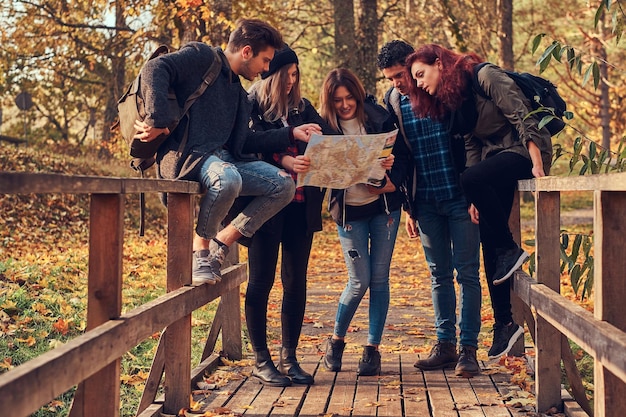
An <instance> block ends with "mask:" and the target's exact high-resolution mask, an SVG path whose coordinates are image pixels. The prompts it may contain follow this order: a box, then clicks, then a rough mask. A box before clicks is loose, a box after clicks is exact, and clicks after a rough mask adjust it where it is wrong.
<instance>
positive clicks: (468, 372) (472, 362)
mask: <svg viewBox="0 0 626 417" xmlns="http://www.w3.org/2000/svg"><path fill="white" fill-rule="evenodd" d="M454 374H455V375H456V376H460V377H463V378H472V377H474V376H476V375H479V374H480V366H479V365H478V360H477V359H476V348H475V347H474V346H464V345H461V349H460V352H459V361H458V362H457V364H456V367H455V368H454Z"/></svg>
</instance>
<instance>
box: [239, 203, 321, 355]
mask: <svg viewBox="0 0 626 417" xmlns="http://www.w3.org/2000/svg"><path fill="white" fill-rule="evenodd" d="M277 216H283V218H282V220H283V222H282V229H281V230H273V231H265V230H264V229H260V230H259V231H257V232H256V233H255V234H254V236H253V237H252V243H251V244H250V247H249V250H248V264H249V268H250V271H249V279H248V289H247V291H246V303H245V307H246V323H247V325H248V332H249V335H250V342H251V344H252V348H253V349H254V351H255V352H259V351H262V350H265V349H267V303H268V299H269V294H270V291H271V289H272V286H273V285H274V277H275V275H276V263H277V261H278V250H279V247H280V245H281V243H282V259H281V270H280V276H281V281H282V284H283V301H282V309H281V326H282V345H283V347H285V348H296V347H297V346H298V339H299V338H300V332H301V330H302V321H303V319H304V309H305V306H306V271H307V268H308V263H309V255H310V253H311V244H312V242H313V234H307V233H306V220H305V204H302V203H291V204H289V205H288V206H287V207H285V208H284V209H283V210H282V211H281V212H280V213H279V214H278V215H277Z"/></svg>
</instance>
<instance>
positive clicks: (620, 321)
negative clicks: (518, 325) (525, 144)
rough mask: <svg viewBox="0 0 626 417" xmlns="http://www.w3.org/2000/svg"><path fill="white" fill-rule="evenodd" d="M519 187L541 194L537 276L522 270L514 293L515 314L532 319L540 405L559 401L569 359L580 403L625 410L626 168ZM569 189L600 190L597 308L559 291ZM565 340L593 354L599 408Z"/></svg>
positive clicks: (605, 410)
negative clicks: (564, 197) (563, 210)
mask: <svg viewBox="0 0 626 417" xmlns="http://www.w3.org/2000/svg"><path fill="white" fill-rule="evenodd" d="M519 190H520V191H533V192H534V194H535V244H536V246H535V249H536V275H535V276H536V279H533V278H531V277H529V276H528V275H527V274H525V273H522V272H517V273H516V274H515V277H514V293H515V294H516V295H517V297H519V298H518V299H517V301H518V305H519V304H521V305H522V308H518V309H517V311H516V312H515V314H516V318H517V319H520V322H521V318H523V319H524V320H525V321H526V323H527V324H528V327H529V330H530V333H531V335H532V338H533V340H534V343H535V354H536V357H535V384H536V385H535V388H536V396H537V409H538V411H539V412H545V411H547V410H549V409H550V408H551V407H556V408H557V409H558V408H560V406H561V404H562V394H561V361H563V365H564V368H565V371H566V374H567V377H568V381H569V383H570V385H571V387H572V391H573V392H574V394H573V396H574V399H575V400H576V402H577V403H578V406H575V407H574V408H578V409H579V410H580V409H582V411H583V412H584V413H585V414H587V415H594V416H595V417H604V416H608V417H612V416H620V415H622V414H623V413H624V412H625V411H624V410H626V333H625V331H626V313H625V312H624V306H625V305H626V173H617V174H605V175H592V176H583V177H581V176H577V177H567V178H560V177H545V178H540V179H534V180H525V181H520V182H519ZM568 191H593V193H594V203H593V205H594V208H593V244H594V246H593V250H594V262H595V264H594V275H593V280H594V290H593V303H594V312H593V313H590V312H589V311H587V310H585V309H583V308H582V307H581V306H579V305H577V304H576V303H574V302H572V301H569V300H567V299H566V298H564V297H563V296H561V295H560V294H559V292H560V261H559V260H560V217H561V216H560V196H561V192H568ZM517 229H518V230H517V231H518V233H519V222H517ZM520 300H521V303H519V301H520ZM514 304H515V303H514ZM567 339H571V340H572V341H574V342H575V343H576V344H578V345H579V346H580V347H581V348H583V349H584V350H585V351H586V352H587V353H589V354H590V355H591V356H593V358H594V363H595V369H594V383H593V386H594V406H593V409H592V407H591V406H590V405H589V402H588V401H587V398H586V397H585V391H584V389H583V384H582V382H581V380H580V375H579V372H578V371H577V370H576V366H575V364H574V359H573V357H574V355H573V354H572V352H571V349H570V346H569V343H568V340H567ZM566 408H567V407H566ZM566 411H567V412H568V414H569V415H584V414H575V412H574V410H573V409H572V410H566ZM578 412H579V413H580V412H581V411H578Z"/></svg>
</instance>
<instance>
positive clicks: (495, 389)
mask: <svg viewBox="0 0 626 417" xmlns="http://www.w3.org/2000/svg"><path fill="white" fill-rule="evenodd" d="M411 356H413V357H411ZM300 358H301V364H302V366H303V368H304V369H305V370H307V371H309V372H311V373H312V374H313V375H314V377H315V384H314V385H311V386H300V385H293V386H291V387H286V388H277V387H266V386H263V385H262V384H260V383H258V381H257V380H256V379H255V378H252V377H251V376H250V372H251V370H252V364H251V361H250V360H248V361H243V362H241V363H238V364H236V365H235V366H224V367H220V368H219V369H218V370H217V371H216V373H217V374H219V373H220V372H223V373H227V374H228V375H229V379H230V382H228V383H227V384H226V385H224V386H222V387H220V388H219V389H215V390H205V391H195V395H194V400H195V401H196V402H197V404H196V405H197V407H198V408H200V410H198V411H195V412H194V413H189V414H186V415H196V414H195V413H199V414H200V415H202V413H205V412H209V413H207V414H206V415H217V414H222V415H243V416H249V417H274V416H276V417H278V416H283V417H284V416H300V417H320V416H322V417H335V416H346V417H350V416H351V417H376V416H378V417H478V416H481V417H511V416H513V415H518V414H517V411H516V410H515V409H510V408H509V407H507V405H506V403H505V401H503V398H505V397H506V396H505V395H502V393H501V390H502V389H503V387H502V386H501V385H500V384H499V383H498V381H497V379H498V378H497V377H496V378H494V375H493V374H491V373H490V372H488V371H485V372H483V373H482V374H481V375H480V376H477V377H474V378H471V379H466V378H459V377H456V376H455V375H454V371H453V370H445V371H429V372H421V371H418V370H416V369H415V368H414V367H413V361H414V360H415V357H414V355H408V354H397V355H386V357H384V358H383V369H382V373H381V375H379V376H371V377H357V375H356V367H357V363H358V359H357V357H356V356H354V355H349V356H348V357H347V358H345V359H346V360H345V361H344V364H343V368H342V371H341V372H337V373H335V372H330V371H327V370H326V369H325V368H324V366H323V365H322V362H321V356H320V354H319V352H310V353H306V354H304V355H301V356H300ZM242 364H243V365H244V366H241V365H242ZM483 366H484V364H483ZM216 373H214V374H212V375H213V376H215V374H216ZM235 374H236V375H238V376H239V377H233V375H235ZM496 375H497V374H496ZM209 378H210V377H209ZM504 391H507V388H504ZM518 410H519V409H518Z"/></svg>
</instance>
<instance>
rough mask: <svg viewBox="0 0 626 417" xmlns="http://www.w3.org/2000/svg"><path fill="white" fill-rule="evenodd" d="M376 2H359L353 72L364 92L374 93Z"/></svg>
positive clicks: (362, 0) (376, 40) (376, 32)
mask: <svg viewBox="0 0 626 417" xmlns="http://www.w3.org/2000/svg"><path fill="white" fill-rule="evenodd" d="M376 6H377V0H361V7H360V13H359V29H358V32H357V36H356V39H357V48H358V56H357V59H356V62H355V66H354V70H355V73H356V74H357V75H358V76H359V78H360V79H361V81H362V82H363V86H364V87H365V91H367V92H369V93H372V94H375V93H376V76H377V74H378V69H377V67H376V55H377V53H378V15H377V13H376Z"/></svg>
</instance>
